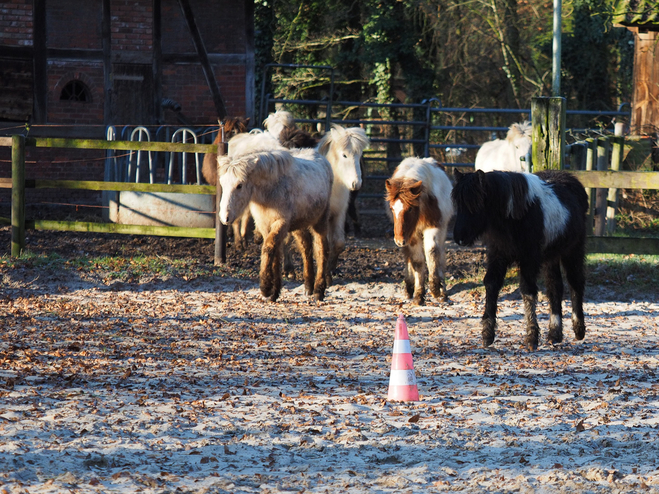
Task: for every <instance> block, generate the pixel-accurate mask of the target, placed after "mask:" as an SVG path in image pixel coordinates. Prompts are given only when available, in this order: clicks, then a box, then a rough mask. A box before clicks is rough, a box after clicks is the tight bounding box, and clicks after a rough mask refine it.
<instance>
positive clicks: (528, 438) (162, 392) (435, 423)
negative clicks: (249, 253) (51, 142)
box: [0, 271, 659, 493]
mask: <svg viewBox="0 0 659 494" xmlns="http://www.w3.org/2000/svg"><path fill="white" fill-rule="evenodd" d="M73 273H74V272H73ZM2 274H3V276H4V279H3V287H2V288H1V289H0V313H1V314H3V317H2V319H1V323H0V324H1V325H2V331H1V332H0V334H1V339H0V431H1V435H0V486H1V487H0V493H7V492H21V493H24V492H29V493H56V492H57V493H59V492H62V493H64V492H67V493H68V492H99V493H105V492H145V493H165V492H195V493H206V492H207V493H224V492H227V493H236V492H246V493H247V492H259V493H269V492H318V493H324V492H329V493H335V492H355V493H360V492H364V493H366V492H368V493H386V492H404V493H407V492H409V493H412V492H440V491H449V492H450V491H460V492H529V493H530V492H539V493H544V492H547V493H554V492H556V493H565V492H575V493H576V492H579V493H585V492H593V493H600V492H659V441H658V439H659V429H658V428H657V424H659V414H658V410H657V407H658V406H659V398H658V393H659V383H658V382H659V381H657V377H656V374H655V373H656V369H657V363H658V362H659V346H658V344H657V343H658V335H659V331H658V324H659V317H658V315H659V301H658V300H657V298H656V295H654V294H648V297H647V298H646V299H643V300H625V301H620V302H611V301H608V300H607V301H600V302H598V301H597V299H596V298H595V299H594V296H593V293H592V292H591V293H590V296H589V297H588V302H587V304H586V307H585V309H586V313H587V319H586V323H587V335H586V339H585V340H584V341H583V342H575V341H574V338H573V335H572V331H571V327H570V319H569V307H566V308H565V315H566V318H565V323H566V328H565V342H564V343H563V344H561V345H557V346H554V347H552V346H549V345H547V344H545V343H544V340H543V344H542V345H541V346H540V348H539V349H538V351H537V352H534V353H528V352H526V351H524V350H522V348H521V343H522V340H523V333H524V329H523V318H522V306H521V303H520V301H519V297H518V295H517V293H516V292H512V293H509V294H505V295H504V296H503V297H502V299H501V302H500V306H499V308H500V311H499V315H500V323H499V333H498V338H497V340H496V342H495V344H494V345H493V346H492V347H491V348H489V349H483V348H481V346H480V334H479V333H480V329H479V320H480V315H481V311H482V300H481V295H479V294H478V293H477V292H476V291H474V290H460V289H459V287H454V288H453V289H452V290H451V303H450V304H438V303H436V302H435V301H434V300H432V299H431V300H430V301H429V302H428V305H427V306H425V307H415V306H412V305H410V304H409V303H407V302H406V301H404V300H403V297H402V289H401V286H400V284H398V283H395V282H391V281H382V282H346V283H342V284H338V285H336V286H333V287H331V288H330V290H329V292H328V295H327V298H326V300H325V301H324V302H322V303H319V304H317V303H315V302H311V301H309V299H307V297H305V296H304V295H303V291H302V288H301V287H300V285H299V283H296V282H288V283H286V285H285V288H284V291H283V293H282V297H281V299H280V301H279V302H277V303H274V304H273V303H265V302H263V301H262V300H261V298H260V296H259V292H258V287H257V285H256V283H255V282H254V281H251V280H238V279H230V278H229V279H217V280H214V281H212V282H208V281H199V280H192V281H190V282H186V281H184V280H176V279H171V280H167V281H162V282H153V283H146V284H121V283H115V284H112V285H103V284H100V283H92V282H89V281H86V280H84V279H82V278H77V277H76V276H75V275H74V274H71V273H69V274H67V275H66V276H62V277H59V278H58V277H55V279H53V278H52V277H43V276H40V274H39V273H35V272H7V271H4V272H3V273H2ZM538 310H539V314H540V322H541V327H542V329H543V335H544V334H545V333H546V327H547V321H548V317H547V310H548V309H547V304H546V301H544V300H543V301H542V302H541V303H540V304H539V307H538ZM401 313H402V314H404V315H405V316H406V320H407V325H408V329H409V333H410V340H411V345H412V354H413V358H414V364H415V373H416V377H417V380H418V388H419V392H420V395H421V398H420V401H418V402H413V403H394V402H388V401H387V399H386V397H387V388H388V383H389V372H390V366H391V351H392V345H393V335H394V328H395V324H396V318H397V316H398V314H401Z"/></svg>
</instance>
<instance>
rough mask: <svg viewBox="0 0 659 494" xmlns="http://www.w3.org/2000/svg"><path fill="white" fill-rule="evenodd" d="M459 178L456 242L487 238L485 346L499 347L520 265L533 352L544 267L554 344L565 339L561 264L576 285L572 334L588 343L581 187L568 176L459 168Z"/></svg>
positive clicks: (528, 338) (572, 291)
mask: <svg viewBox="0 0 659 494" xmlns="http://www.w3.org/2000/svg"><path fill="white" fill-rule="evenodd" d="M455 176H456V182H455V185H454V187H453V192H452V194H451V197H452V200H453V203H454V205H455V209H456V220H455V226H454V230H453V239H454V241H455V242H456V243H457V244H458V245H471V244H473V243H474V241H475V240H476V239H477V238H479V237H480V238H481V239H482V240H483V243H484V244H485V246H486V252H487V270H486V273H485V278H484V279H483V283H484V285H485V311H484V314H483V318H482V320H481V325H482V338H483V346H484V347H487V346H489V345H491V344H492V343H493V342H494V338H495V328H496V311H497V298H498V296H499V292H500V290H501V287H502V286H503V281H504V277H505V275H506V271H507V270H508V268H509V267H510V266H511V265H512V264H513V263H516V264H517V265H518V266H519V290H520V292H521V294H522V300H523V303H524V314H525V320H526V338H525V345H526V347H527V348H528V349H529V350H530V351H533V350H536V349H537V347H538V339H539V334H540V329H539V327H538V320H537V316H536V303H537V295H538V286H537V284H536V280H537V278H538V274H539V273H540V271H541V270H542V272H543V274H544V279H545V284H546V290H547V298H548V299H549V308H550V319H549V332H548V335H547V340H548V342H549V343H551V344H555V343H560V342H561V341H563V321H562V310H561V301H562V299H563V280H562V278H561V266H562V267H563V271H564V273H565V277H566V278H567V282H568V284H569V286H570V294H571V299H572V329H573V330H574V336H575V338H576V339H577V340H582V339H583V338H584V337H585V335H586V326H585V323H584V314H583V296H584V288H585V267H584V258H585V248H586V247H585V245H586V217H587V212H588V196H587V195H586V191H585V190H584V188H583V185H581V182H579V180H577V179H576V178H575V177H574V176H572V175H570V174H569V173H568V172H563V171H543V172H539V173H537V174H530V173H516V172H500V171H493V172H488V173H483V172H482V171H480V170H479V171H477V172H475V173H468V174H462V173H460V171H458V170H456V172H455Z"/></svg>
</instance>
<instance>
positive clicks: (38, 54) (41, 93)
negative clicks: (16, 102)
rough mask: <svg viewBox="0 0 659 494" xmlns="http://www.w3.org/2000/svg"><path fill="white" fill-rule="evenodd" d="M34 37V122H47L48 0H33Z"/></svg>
mask: <svg viewBox="0 0 659 494" xmlns="http://www.w3.org/2000/svg"><path fill="white" fill-rule="evenodd" d="M32 23H33V24H32V25H33V28H32V37H33V44H34V52H33V58H32V63H33V70H34V101H33V114H32V122H33V123H46V121H47V119H48V52H47V49H48V47H47V39H46V33H47V26H46V0H33V3H32Z"/></svg>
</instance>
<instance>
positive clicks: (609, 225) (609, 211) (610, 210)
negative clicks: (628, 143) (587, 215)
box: [606, 122, 625, 235]
mask: <svg viewBox="0 0 659 494" xmlns="http://www.w3.org/2000/svg"><path fill="white" fill-rule="evenodd" d="M623 126H624V124H623V123H622V122H618V123H616V124H615V137H614V138H613V145H612V149H611V171H616V172H618V171H620V164H621V163H622V157H623V152H624V149H625V138H624V137H623V135H622V134H623ZM606 206H607V207H606V233H607V235H613V232H614V231H615V229H616V211H617V210H618V189H609V195H608V197H607V199H606Z"/></svg>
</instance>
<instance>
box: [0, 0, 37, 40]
mask: <svg viewBox="0 0 659 494" xmlns="http://www.w3.org/2000/svg"><path fill="white" fill-rule="evenodd" d="M0 45H5V46H32V0H11V1H9V2H3V3H1V4H0Z"/></svg>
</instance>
